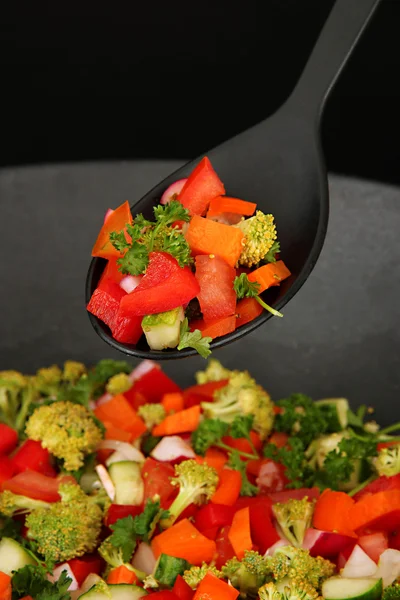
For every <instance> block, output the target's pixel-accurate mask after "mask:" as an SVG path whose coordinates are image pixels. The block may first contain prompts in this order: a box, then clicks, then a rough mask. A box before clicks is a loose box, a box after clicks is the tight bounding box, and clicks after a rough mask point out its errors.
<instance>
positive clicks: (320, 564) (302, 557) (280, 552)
mask: <svg viewBox="0 0 400 600" xmlns="http://www.w3.org/2000/svg"><path fill="white" fill-rule="evenodd" d="M267 561H268V566H269V568H270V570H271V572H272V574H273V578H274V579H275V580H276V581H277V582H279V581H281V580H282V579H285V580H286V578H287V579H289V580H290V581H293V582H294V583H297V584H298V585H304V584H305V583H308V584H309V585H311V586H312V587H313V588H315V589H316V590H317V591H319V590H320V588H321V585H322V582H323V581H324V580H325V579H327V578H328V577H331V576H332V575H333V573H334V572H335V565H334V564H332V563H331V562H330V561H329V560H325V559H324V558H321V557H320V556H318V557H316V558H313V557H312V556H310V552H309V550H304V549H303V548H295V547H294V546H281V547H280V548H278V549H277V550H276V551H275V553H274V555H273V556H271V557H268V558H267Z"/></svg>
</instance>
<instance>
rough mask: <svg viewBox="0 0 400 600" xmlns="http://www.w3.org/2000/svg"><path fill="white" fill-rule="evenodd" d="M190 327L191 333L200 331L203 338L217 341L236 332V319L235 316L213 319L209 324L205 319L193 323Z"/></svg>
mask: <svg viewBox="0 0 400 600" xmlns="http://www.w3.org/2000/svg"><path fill="white" fill-rule="evenodd" d="M189 326H190V331H195V330H196V329H198V330H199V331H201V333H202V336H203V337H210V338H212V339H215V338H217V337H222V336H223V335H227V334H228V333H232V331H235V328H236V317H235V315H232V316H231V317H225V318H223V319H213V320H212V321H207V323H206V322H205V321H204V320H203V319H196V320H195V321H192V322H191V323H190V324H189Z"/></svg>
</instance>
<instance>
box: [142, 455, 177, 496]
mask: <svg viewBox="0 0 400 600" xmlns="http://www.w3.org/2000/svg"><path fill="white" fill-rule="evenodd" d="M174 476H175V469H174V467H173V466H172V465H170V464H168V463H162V462H159V461H157V460H154V458H147V459H146V460H145V462H144V464H143V467H142V477H143V481H144V500H143V501H144V503H146V500H148V499H153V498H154V496H156V495H158V496H160V502H161V504H162V505H164V503H165V502H167V501H168V500H169V499H170V498H171V496H172V495H173V494H174V493H175V492H176V488H174V486H173V485H171V477H174Z"/></svg>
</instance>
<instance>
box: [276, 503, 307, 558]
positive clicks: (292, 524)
mask: <svg viewBox="0 0 400 600" xmlns="http://www.w3.org/2000/svg"><path fill="white" fill-rule="evenodd" d="M314 506H315V500H313V501H311V502H309V500H308V498H307V496H305V497H304V498H302V499H301V500H296V499H295V498H291V499H290V500H288V502H285V503H283V504H281V503H280V502H277V503H276V504H274V505H273V506H272V511H273V513H274V516H275V518H276V520H277V521H278V523H279V525H280V527H281V529H282V532H283V535H284V536H285V538H286V539H287V540H288V541H289V542H290V543H291V544H293V546H296V547H300V546H301V545H302V543H303V540H304V536H305V534H306V530H307V529H308V528H309V527H310V526H311V520H312V517H313V514H314Z"/></svg>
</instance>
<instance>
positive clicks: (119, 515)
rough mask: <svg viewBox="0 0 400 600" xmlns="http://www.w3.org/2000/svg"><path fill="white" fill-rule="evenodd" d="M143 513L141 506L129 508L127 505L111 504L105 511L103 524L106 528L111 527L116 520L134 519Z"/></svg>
mask: <svg viewBox="0 0 400 600" xmlns="http://www.w3.org/2000/svg"><path fill="white" fill-rule="evenodd" d="M141 512H143V506H133V505H132V506H131V505H129V504H111V506H110V508H109V509H108V511H107V514H106V517H105V520H104V524H105V525H106V526H107V527H110V525H113V524H114V523H115V522H116V521H118V519H124V518H125V517H129V515H131V516H132V517H136V516H137V515H140V513H141Z"/></svg>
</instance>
